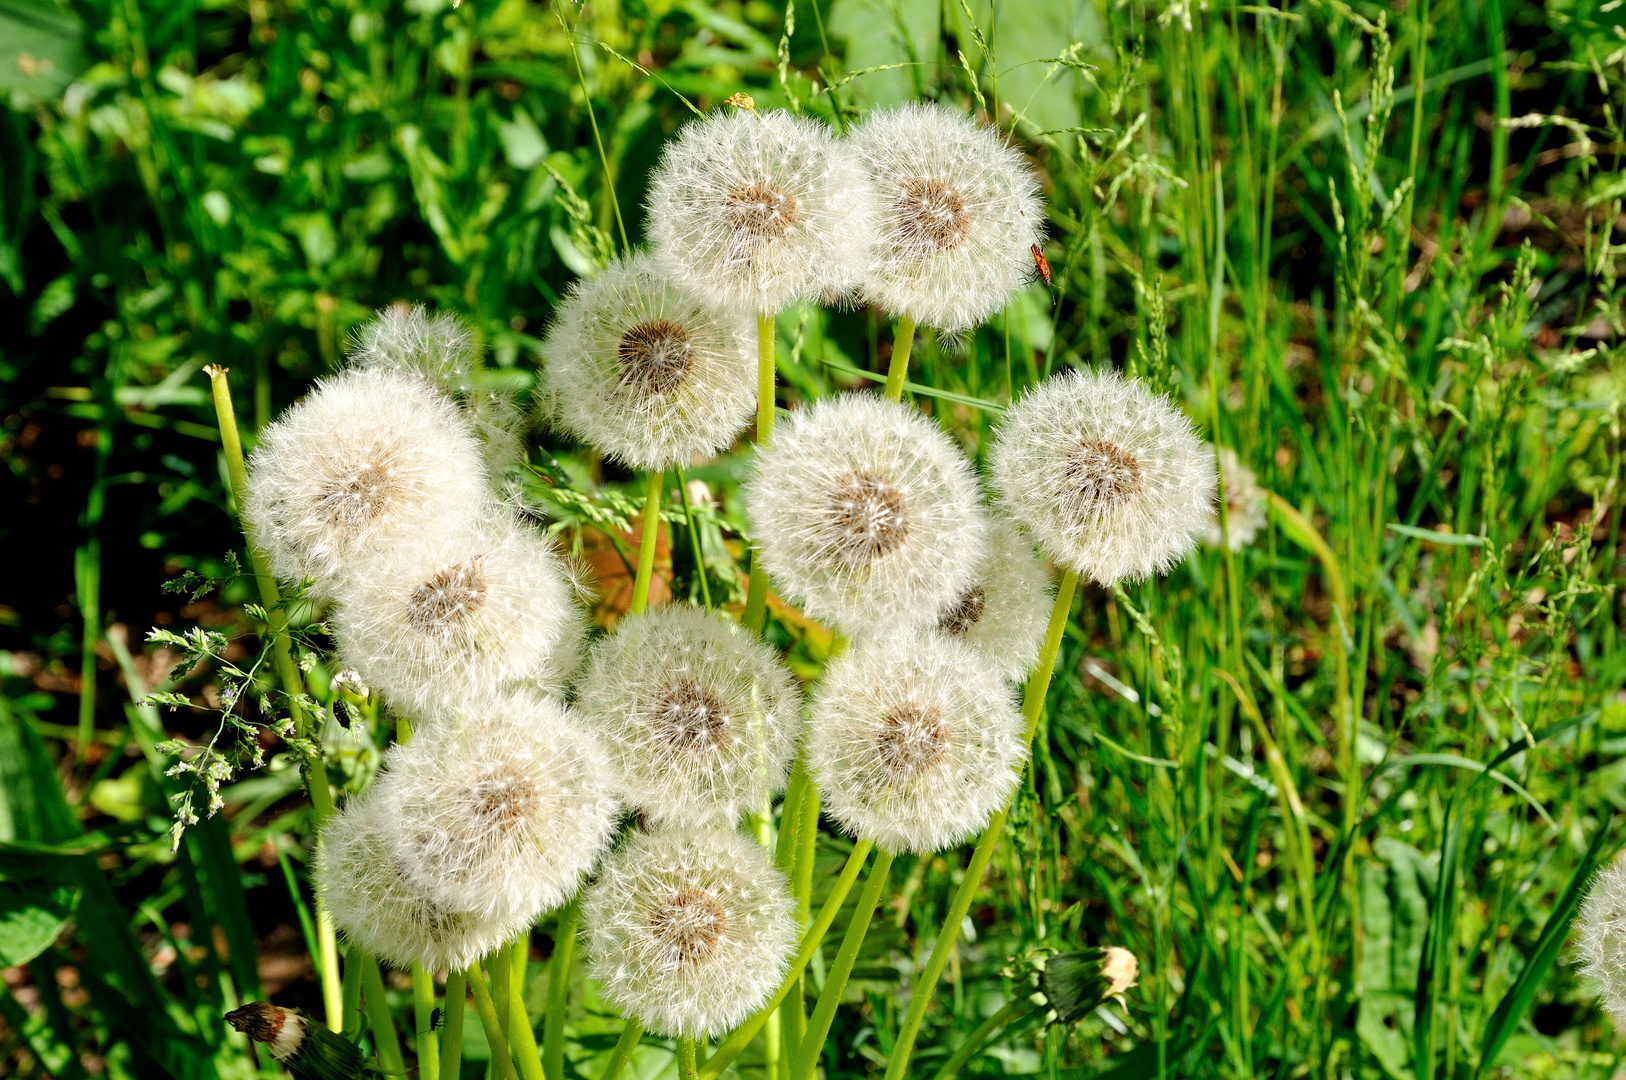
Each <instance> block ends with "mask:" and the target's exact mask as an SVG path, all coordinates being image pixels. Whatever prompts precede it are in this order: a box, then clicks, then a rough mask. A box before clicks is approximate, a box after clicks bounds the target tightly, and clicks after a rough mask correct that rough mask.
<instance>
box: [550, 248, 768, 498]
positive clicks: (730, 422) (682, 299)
mask: <svg viewBox="0 0 1626 1080" xmlns="http://www.w3.org/2000/svg"><path fill="white" fill-rule="evenodd" d="M542 352H543V355H544V356H546V357H547V371H546V382H547V392H546V394H545V399H546V400H548V401H550V402H552V403H553V405H552V408H553V412H554V418H553V422H554V423H555V424H557V425H558V426H560V427H562V428H563V429H564V430H565V431H566V432H568V433H569V434H571V435H572V436H574V437H575V438H577V439H579V440H581V441H583V442H586V443H588V444H590V445H592V446H593V447H595V448H597V449H598V450H601V451H603V452H604V453H605V454H607V455H609V456H610V457H613V458H615V459H617V460H619V461H621V462H623V463H625V464H626V465H629V466H631V467H633V468H635V469H670V468H672V467H673V466H674V465H687V464H688V463H689V461H690V459H691V458H693V457H694V456H695V455H696V454H702V455H705V456H707V457H710V456H712V455H714V454H716V453H718V452H719V451H721V450H723V449H726V448H727V447H728V445H729V444H730V443H732V442H733V441H734V437H735V436H736V435H738V434H739V432H740V429H741V428H743V427H745V425H746V424H747V423H748V422H749V421H750V419H751V417H752V415H753V413H754V410H755V409H756V378H755V372H756V354H755V351H754V349H753V346H752V339H751V326H750V321H749V319H748V318H746V317H744V316H742V315H737V314H736V315H727V314H722V313H720V312H717V311H714V310H713V309H711V308H709V307H707V306H706V305H705V304H703V303H702V302H701V301H700V300H699V299H697V297H696V295H695V294H691V293H687V292H683V291H680V290H679V289H678V288H677V287H676V285H674V284H673V283H672V281H671V279H670V278H669V277H668V276H667V275H666V274H664V273H662V272H661V271H660V270H659V269H658V268H657V267H656V264H655V262H654V260H653V259H652V258H651V257H650V256H648V255H634V256H632V257H631V258H629V259H623V260H617V261H615V262H613V263H611V264H610V265H609V266H608V267H606V268H605V270H604V272H603V273H601V274H599V276H598V277H596V278H593V279H592V280H591V281H584V282H578V283H577V284H576V285H575V286H574V287H573V288H572V289H571V291H570V295H569V296H568V297H566V298H565V301H564V303H563V304H561V305H560V307H559V315H558V319H557V320H556V321H555V322H554V324H553V328H552V329H551V330H550V331H549V332H548V338H547V341H546V342H545V343H544V344H543V347H542Z"/></svg>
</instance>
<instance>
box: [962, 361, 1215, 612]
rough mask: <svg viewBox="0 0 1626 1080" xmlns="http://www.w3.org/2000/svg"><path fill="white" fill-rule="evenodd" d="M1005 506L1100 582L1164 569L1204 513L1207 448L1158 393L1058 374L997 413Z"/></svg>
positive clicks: (1095, 375) (993, 462)
mask: <svg viewBox="0 0 1626 1080" xmlns="http://www.w3.org/2000/svg"><path fill="white" fill-rule="evenodd" d="M988 464H989V472H990V474H991V476H992V480H993V485H994V488H995V490H996V491H997V492H998V493H999V496H1000V499H1001V501H1002V502H1003V504H1004V507H1005V509H1006V510H1007V511H1008V512H1009V513H1010V515H1011V516H1012V517H1013V518H1015V519H1016V520H1017V521H1018V522H1019V523H1021V524H1022V525H1023V526H1025V527H1026V528H1027V529H1028V530H1029V531H1030V532H1031V533H1032V534H1033V536H1034V538H1035V539H1036V540H1038V542H1039V544H1040V546H1042V547H1043V548H1045V550H1047V551H1049V552H1050V554H1051V555H1053V556H1055V558H1056V561H1057V562H1059V563H1061V564H1062V565H1064V566H1066V567H1068V568H1069V569H1071V570H1073V571H1075V572H1076V573H1078V574H1079V575H1080V576H1082V577H1086V578H1090V579H1093V580H1095V581H1097V582H1099V583H1100V584H1102V585H1113V584H1115V583H1117V582H1119V581H1139V580H1141V579H1143V578H1145V577H1148V576H1149V575H1151V574H1153V573H1163V572H1165V571H1167V570H1168V569H1169V567H1171V566H1173V565H1174V564H1175V563H1176V562H1178V561H1179V560H1180V559H1182V558H1184V557H1185V554H1186V552H1188V551H1190V550H1191V548H1192V545H1193V544H1194V543H1195V541H1196V538H1197V537H1199V536H1201V535H1202V532H1203V528H1204V526H1205V525H1206V523H1207V521H1208V515H1209V514H1210V513H1211V512H1212V507H1213V502H1214V483H1215V476H1214V455H1213V453H1212V452H1211V451H1209V450H1208V449H1207V448H1205V447H1204V446H1203V444H1202V442H1201V441H1200V440H1199V439H1198V438H1197V436H1196V435H1195V434H1194V433H1193V432H1192V429H1191V421H1189V420H1188V419H1186V416H1185V414H1184V413H1182V412H1180V411H1179V410H1178V409H1176V408H1175V407H1174V405H1173V404H1172V403H1170V402H1169V401H1168V400H1167V399H1166V398H1163V397H1161V396H1159V395H1157V394H1153V393H1152V392H1151V391H1149V390H1147V389H1146V388H1145V387H1144V386H1142V385H1141V384H1140V383H1139V382H1137V381H1134V380H1129V379H1124V378H1122V377H1121V376H1119V375H1118V374H1117V373H1116V372H1113V371H1082V370H1079V369H1074V370H1072V371H1068V372H1063V373H1062V374H1060V375H1057V376H1055V377H1054V378H1051V379H1049V380H1047V381H1046V382H1043V383H1041V384H1039V385H1038V386H1036V387H1033V388H1032V389H1031V390H1029V391H1028V392H1027V393H1025V394H1023V395H1022V399H1021V400H1020V401H1018V402H1017V403H1016V404H1015V405H1013V406H1011V408H1010V409H1008V410H1007V411H1006V413H1005V417H1004V420H1003V422H1002V423H1001V424H1000V427H999V431H998V433H997V434H996V436H995V439H994V445H993V447H992V449H991V450H990V451H989V454H988Z"/></svg>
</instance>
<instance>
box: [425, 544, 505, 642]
mask: <svg viewBox="0 0 1626 1080" xmlns="http://www.w3.org/2000/svg"><path fill="white" fill-rule="evenodd" d="M480 562H481V560H480V559H478V558H475V559H471V560H470V561H469V562H466V563H463V564H462V565H459V566H448V567H446V569H444V570H442V571H440V572H439V573H437V574H436V575H435V576H434V577H432V578H430V579H429V580H428V581H426V582H424V583H423V584H422V585H419V586H418V587H417V588H416V589H414V590H412V598H411V600H409V601H408V602H407V621H408V622H409V623H411V624H412V626H413V628H414V629H417V630H421V631H423V632H424V633H427V634H448V633H451V632H452V631H453V630H455V629H456V628H457V627H458V626H460V625H461V624H462V623H463V622H464V621H465V620H467V619H468V618H469V617H470V616H472V615H473V614H474V613H475V612H477V611H479V610H480V609H481V608H482V607H484V606H485V603H486V576H485V573H484V572H483V571H482V570H481V568H480Z"/></svg>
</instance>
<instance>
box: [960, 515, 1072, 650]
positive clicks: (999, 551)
mask: <svg viewBox="0 0 1626 1080" xmlns="http://www.w3.org/2000/svg"><path fill="white" fill-rule="evenodd" d="M1053 600H1054V597H1053V595H1052V589H1051V587H1050V579H1049V577H1048V576H1046V574H1045V571H1044V566H1043V565H1042V564H1041V563H1040V562H1039V559H1038V557H1037V556H1035V555H1034V553H1033V545H1032V544H1031V543H1029V542H1028V539H1027V537H1025V536H1024V535H1022V533H1021V532H1019V531H1018V530H1017V529H1016V527H1015V526H1014V525H1013V524H1012V523H1011V522H1009V521H1007V520H1005V519H1003V518H998V519H995V521H994V522H993V527H992V528H990V529H989V530H988V551H987V554H985V555H984V556H983V559H982V562H981V563H980V564H979V565H978V567H977V569H976V572H975V573H974V574H973V575H972V579H971V584H970V585H969V586H967V588H966V590H965V592H963V593H961V594H960V596H959V597H958V598H956V599H955V600H953V601H952V602H951V603H949V604H948V605H947V606H946V607H944V608H943V609H942V614H940V615H939V616H938V618H937V630H938V631H939V632H941V633H945V634H948V635H950V636H952V637H957V638H959V639H960V640H961V641H963V642H965V643H966V644H967V645H970V646H971V647H972V648H974V649H976V650H977V652H978V653H980V654H981V655H982V657H983V659H984V660H985V661H987V663H988V664H989V666H990V667H992V668H994V670H996V671H998V672H999V674H1000V675H1002V676H1004V677H1005V678H1006V679H1009V680H1011V681H1012V682H1017V681H1020V680H1021V679H1023V678H1025V677H1026V676H1027V673H1028V672H1029V671H1031V670H1032V668H1033V665H1034V662H1035V661H1037V660H1038V659H1039V646H1040V644H1041V643H1042V642H1043V640H1044V632H1045V627H1046V625H1047V624H1048V622H1049V619H1050V606H1051V603H1052V602H1053Z"/></svg>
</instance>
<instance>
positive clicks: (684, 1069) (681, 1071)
mask: <svg viewBox="0 0 1626 1080" xmlns="http://www.w3.org/2000/svg"><path fill="white" fill-rule="evenodd" d="M677 1058H678V1077H679V1080H695V1075H694V1074H695V1067H694V1040H693V1039H688V1038H684V1037H683V1036H682V1035H679V1036H678V1040H677Z"/></svg>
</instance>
